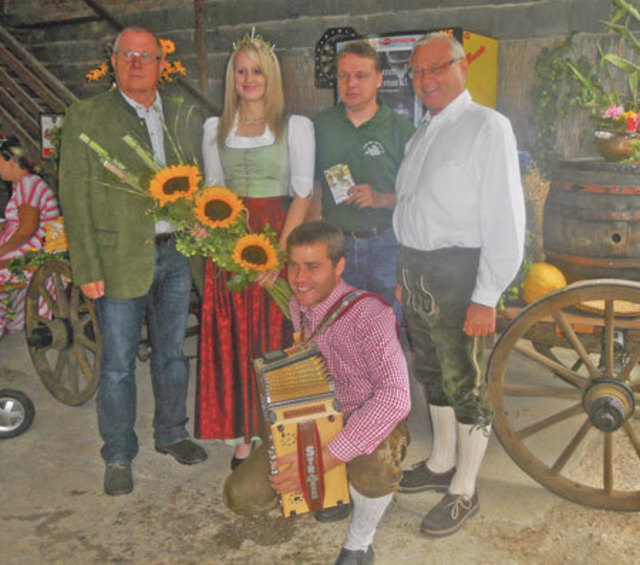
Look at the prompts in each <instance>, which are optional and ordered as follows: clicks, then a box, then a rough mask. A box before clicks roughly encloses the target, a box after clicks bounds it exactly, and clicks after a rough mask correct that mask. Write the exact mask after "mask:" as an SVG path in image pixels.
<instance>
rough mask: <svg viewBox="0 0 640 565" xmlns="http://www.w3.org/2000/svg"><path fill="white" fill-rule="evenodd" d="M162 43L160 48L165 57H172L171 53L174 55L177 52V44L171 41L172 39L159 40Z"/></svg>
mask: <svg viewBox="0 0 640 565" xmlns="http://www.w3.org/2000/svg"><path fill="white" fill-rule="evenodd" d="M159 41H160V48H161V50H162V54H163V55H171V53H174V52H175V50H176V44H175V43H174V42H173V41H171V40H170V39H162V38H160V39H159Z"/></svg>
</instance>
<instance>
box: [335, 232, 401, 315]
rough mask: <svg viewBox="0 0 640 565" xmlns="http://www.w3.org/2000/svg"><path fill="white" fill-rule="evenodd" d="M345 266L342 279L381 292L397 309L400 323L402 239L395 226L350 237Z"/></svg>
mask: <svg viewBox="0 0 640 565" xmlns="http://www.w3.org/2000/svg"><path fill="white" fill-rule="evenodd" d="M344 239H345V246H344V256H345V268H344V273H343V274H342V278H343V279H344V280H345V281H346V282H347V283H348V284H350V285H351V286H355V287H356V288H362V289H364V290H368V291H370V292H375V293H377V294H380V295H381V296H382V297H384V298H385V300H386V301H387V302H388V303H389V304H390V305H391V307H392V308H393V312H394V313H395V315H396V320H397V321H398V324H400V323H401V322H402V306H401V305H400V303H399V302H398V301H397V300H396V297H395V295H394V290H395V287H396V284H397V278H396V254H397V247H398V242H397V241H396V236H395V235H394V233H393V229H391V228H389V229H388V230H386V231H384V232H382V233H381V234H380V235H373V236H370V237H363V238H360V237H352V236H346V237H345V238H344Z"/></svg>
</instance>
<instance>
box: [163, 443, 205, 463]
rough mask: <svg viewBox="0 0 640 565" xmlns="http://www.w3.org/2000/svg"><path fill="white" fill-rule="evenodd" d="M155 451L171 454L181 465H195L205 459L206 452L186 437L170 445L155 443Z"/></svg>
mask: <svg viewBox="0 0 640 565" xmlns="http://www.w3.org/2000/svg"><path fill="white" fill-rule="evenodd" d="M156 451H157V452H158V453H164V454H165V455H171V456H172V457H173V458H174V459H175V460H176V461H177V462H178V463H182V464H183V465H196V464H197V463H202V462H203V461H206V460H207V452H206V451H205V450H204V449H202V447H200V446H199V445H198V444H196V443H193V442H192V441H191V440H188V439H183V440H182V441H179V442H178V443H172V444H171V445H156Z"/></svg>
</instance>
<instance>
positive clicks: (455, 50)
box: [411, 31, 465, 60]
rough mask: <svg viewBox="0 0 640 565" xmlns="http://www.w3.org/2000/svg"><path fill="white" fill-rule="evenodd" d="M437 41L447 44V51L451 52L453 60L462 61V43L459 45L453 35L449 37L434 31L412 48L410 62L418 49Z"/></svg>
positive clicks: (463, 55)
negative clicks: (443, 41)
mask: <svg viewBox="0 0 640 565" xmlns="http://www.w3.org/2000/svg"><path fill="white" fill-rule="evenodd" d="M437 39H443V40H445V41H446V42H447V43H448V44H449V50H450V51H451V56H452V57H453V58H454V59H463V58H464V57H465V52H464V47H463V46H462V43H460V42H459V41H458V40H457V39H456V38H455V37H453V35H449V34H447V33H443V32H441V31H434V32H431V33H427V35H425V36H424V37H423V38H422V39H420V40H419V41H418V42H417V43H416V44H415V45H414V46H413V51H411V60H413V56H414V55H415V54H416V52H417V51H418V49H420V47H422V46H423V45H426V44H427V43H431V42H432V41H435V40H437Z"/></svg>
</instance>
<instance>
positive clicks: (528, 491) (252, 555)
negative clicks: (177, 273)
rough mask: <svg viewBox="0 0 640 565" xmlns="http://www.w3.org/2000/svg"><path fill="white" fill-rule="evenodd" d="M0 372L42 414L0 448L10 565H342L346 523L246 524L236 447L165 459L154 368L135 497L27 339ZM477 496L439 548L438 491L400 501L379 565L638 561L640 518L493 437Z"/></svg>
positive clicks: (0, 509)
mask: <svg viewBox="0 0 640 565" xmlns="http://www.w3.org/2000/svg"><path fill="white" fill-rule="evenodd" d="M187 346H188V348H189V347H190V348H192V349H193V348H194V344H187ZM193 365H194V363H192V376H193V374H194V366H193ZM0 368H2V369H3V370H0V387H10V388H18V389H21V390H23V391H24V392H25V393H27V394H28V395H29V396H30V397H31V398H32V400H33V402H34V404H35V406H36V410H37V414H36V419H35V422H34V424H33V426H32V428H31V429H30V430H29V431H28V432H27V433H25V434H24V435H22V436H20V437H17V438H13V439H8V440H2V441H0V462H1V465H0V473H1V474H0V480H1V481H2V483H1V484H2V489H1V491H0V547H2V558H1V559H0V560H1V562H2V563H3V564H6V565H11V564H14V563H15V564H17V563H34V564H37V563H65V564H67V563H145V564H146V563H154V564H170V563H181V564H182V563H206V564H209V563H212V564H218V563H220V564H226V563H229V564H230V563H245V564H254V563H264V562H272V563H275V562H278V563H282V564H289V563H292V564H293V563H304V564H315V563H318V564H320V563H333V562H334V560H335V558H336V556H337V553H338V551H339V548H340V546H341V543H342V541H343V537H344V533H345V531H346V527H347V522H346V521H344V522H340V523H337V524H319V523H317V522H315V520H313V518H312V517H311V516H309V515H305V516H300V517H297V518H293V519H284V518H282V517H281V516H280V515H279V514H278V513H277V512H273V513H272V514H270V515H269V516H268V517H264V518H260V519H257V520H255V521H251V522H247V521H244V520H242V519H240V518H238V517H237V516H235V515H233V514H231V513H230V512H229V511H227V510H226V509H225V507H224V505H223V503H222V500H221V496H220V490H221V485H222V482H223V480H224V478H225V476H226V475H227V472H228V465H229V459H230V457H231V448H230V447H228V446H225V445H224V444H222V443H221V442H218V441H203V442H201V444H202V445H203V446H204V447H205V449H206V450H207V452H208V454H209V460H208V461H207V462H206V463H204V464H201V465H196V466H193V467H185V466H182V465H179V464H177V463H176V462H175V461H173V459H171V458H170V457H168V456H163V455H160V454H158V453H156V452H155V451H154V449H153V440H152V430H151V420H152V414H153V401H152V398H151V390H150V383H149V365H148V363H146V364H145V363H139V366H138V386H139V388H138V390H139V399H138V422H137V432H138V435H139V437H140V448H141V449H140V454H139V456H138V458H137V459H136V460H135V462H134V467H133V470H134V481H135V489H134V491H133V493H132V494H130V495H127V496H117V497H108V496H106V495H104V494H103V490H102V480H103V472H104V466H103V463H102V461H101V459H100V456H99V453H98V449H99V445H100V440H99V436H98V432H97V426H96V416H95V405H94V404H95V400H90V401H89V402H87V403H86V404H85V405H83V406H79V407H70V406H65V405H63V404H61V403H60V402H58V401H57V400H55V399H54V398H53V397H52V396H51V395H50V394H49V393H48V392H47V390H46V389H45V388H44V386H43V385H42V384H41V383H40V381H39V378H38V376H37V375H36V373H35V371H34V369H33V366H32V364H31V361H30V359H29V356H28V351H27V348H26V344H25V340H24V336H23V335H21V334H20V335H9V336H5V337H4V338H3V339H1V340H0ZM7 369H10V372H9V373H7ZM193 388H194V387H193V386H192V387H191V390H190V393H191V399H190V402H189V407H190V411H191V413H192V412H193V396H194V394H193V393H194V391H193ZM414 393H415V391H414ZM414 397H415V398H414V412H413V413H412V416H411V418H410V428H411V433H412V443H411V446H410V448H409V454H408V457H407V465H409V464H411V463H413V462H415V461H418V460H420V459H422V458H424V456H425V455H426V454H427V453H428V450H429V430H428V427H427V424H426V422H425V421H424V418H423V416H422V414H423V411H422V410H421V409H420V408H421V406H422V402H421V400H420V395H417V394H414ZM479 493H480V501H481V512H480V514H479V515H478V516H477V517H475V518H474V519H473V520H471V521H470V522H469V523H468V524H467V525H466V527H465V528H464V529H463V530H462V531H460V532H459V533H458V534H456V535H454V536H452V537H449V538H445V539H441V540H430V539H425V538H422V537H421V536H420V535H419V533H418V526H419V523H420V520H421V516H422V515H424V514H425V512H426V511H428V510H429V509H430V508H431V506H432V505H434V504H435V503H436V502H437V501H438V500H439V496H440V495H438V494H435V493H424V494H416V495H398V496H397V499H396V500H395V502H394V503H393V504H392V506H391V507H390V508H389V510H388V511H387V513H386V515H385V517H384V518H383V522H382V524H381V525H380V528H379V530H378V534H377V535H376V538H375V542H374V548H375V552H376V563H378V564H396V563H400V564H403V563H411V564H414V563H491V564H497V563H545V564H547V563H585V562H589V563H610V562H611V560H615V562H617V563H638V562H639V561H640V550H639V549H638V547H639V544H638V542H637V539H638V538H637V532H638V531H640V530H639V528H640V520H639V518H640V516H639V513H619V512H607V511H601V510H593V509H589V508H586V507H583V506H580V505H577V504H573V503H571V502H568V501H565V500H562V499H560V498H558V497H556V496H555V495H553V494H551V493H550V492H548V491H547V490H545V489H544V488H542V487H541V486H540V485H538V484H537V483H535V482H534V481H533V480H532V479H530V478H529V477H528V476H527V475H525V474H524V473H523V472H522V471H521V470H520V469H519V468H518V467H517V466H516V465H515V464H514V463H513V462H512V461H511V459H510V458H509V457H508V456H507V455H506V453H505V451H504V450H503V448H502V447H501V446H500V444H499V443H498V442H497V441H496V440H495V439H494V438H492V440H491V441H490V444H489V449H488V453H487V456H486V458H485V461H484V463H483V466H482V470H481V473H480V478H479ZM634 539H635V540H636V541H635V542H634V541H633V540H634Z"/></svg>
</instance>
